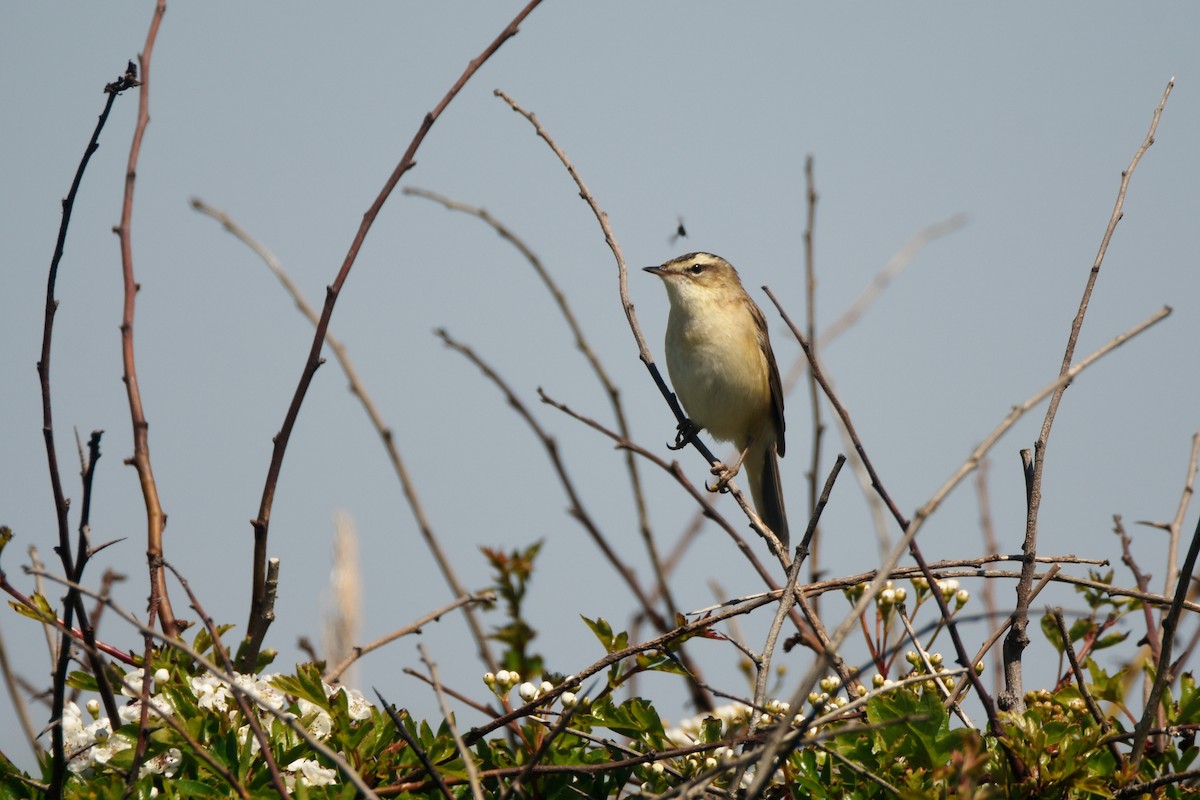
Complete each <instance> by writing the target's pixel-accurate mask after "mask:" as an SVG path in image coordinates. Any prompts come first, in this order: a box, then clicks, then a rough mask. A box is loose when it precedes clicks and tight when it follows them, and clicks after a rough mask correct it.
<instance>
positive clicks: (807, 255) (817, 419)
mask: <svg viewBox="0 0 1200 800" xmlns="http://www.w3.org/2000/svg"><path fill="white" fill-rule="evenodd" d="M804 187H805V192H804V196H805V210H806V214H805V221H804V311H805V314H804V322H805V325H806V328H807V330H808V340H809V341H810V342H812V343H813V347H815V348H818V349H819V348H820V345H821V344H823V343H824V341H823V340H821V341H820V342H818V339H817V273H816V265H815V258H814V254H813V234H814V232H815V230H816V225H817V188H816V179H815V178H814V177H813V157H812V156H811V155H810V156H808V157H807V158H805V159H804ZM808 402H809V407H810V409H811V411H812V448H811V450H812V455H811V457H810V460H809V464H808V513H809V516H810V517H811V516H812V514H813V512H814V511H815V510H816V508H817V470H818V469H819V468H820V466H821V441H822V439H823V438H824V435H825V421H824V420H823V419H821V390H820V387H819V386H817V380H816V378H814V377H813V374H812V371H811V370H809V371H808ZM814 533H815V532H814ZM820 543H821V540H820V539H819V538H817V537H815V536H814V538H813V540H812V548H811V549H812V560H811V562H810V563H809V566H808V577H809V581H810V582H812V581H819V580H820V579H821V559H820V549H821V548H820ZM813 609H814V610H816V611H817V612H818V613H819V611H820V606H819V605H818V604H817V603H816V601H814V602H813Z"/></svg>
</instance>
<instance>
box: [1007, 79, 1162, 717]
mask: <svg viewBox="0 0 1200 800" xmlns="http://www.w3.org/2000/svg"><path fill="white" fill-rule="evenodd" d="M1174 85H1175V79H1174V78H1171V80H1170V81H1168V82H1167V88H1166V90H1165V91H1164V92H1163V96H1162V100H1160V101H1159V103H1158V107H1157V108H1156V109H1155V110H1154V118H1153V119H1152V120H1151V122H1150V130H1149V131H1148V132H1147V133H1146V138H1145V139H1144V140H1143V141H1142V144H1141V146H1140V147H1138V149H1137V152H1135V153H1134V154H1133V159H1132V160H1131V161H1130V162H1129V166H1128V167H1126V168H1125V171H1124V172H1122V173H1121V186H1120V189H1118V191H1117V200H1116V203H1115V204H1114V206H1113V211H1112V215H1111V216H1110V217H1109V220H1108V227H1107V228H1106V229H1105V231H1104V236H1103V238H1102V239H1101V240H1100V249H1099V251H1098V252H1097V253H1096V259H1095V261H1093V262H1092V268H1091V271H1090V272H1089V273H1088V279H1087V284H1086V286H1085V287H1084V290H1083V297H1082V299H1080V301H1079V309H1078V311H1076V312H1075V319H1074V320H1073V321H1072V322H1071V332H1070V335H1069V336H1068V337H1067V347H1066V352H1065V353H1064V354H1063V361H1062V367H1061V369H1060V371H1059V374H1060V375H1066V374H1067V372H1068V370H1069V369H1070V367H1071V360H1072V359H1073V358H1074V357H1075V344H1076V342H1078V341H1079V332H1080V329H1081V328H1082V327H1083V317H1084V314H1086V313H1087V308H1088V303H1089V301H1090V300H1091V297H1092V288H1093V287H1094V286H1095V285H1096V278H1097V276H1098V275H1099V274H1100V265H1101V264H1102V263H1103V262H1104V254H1105V253H1106V252H1107V251H1108V243H1109V241H1110V240H1111V239H1112V235H1113V231H1114V229H1116V227H1117V223H1118V222H1120V220H1121V217H1122V216H1123V214H1124V211H1123V209H1124V207H1125V192H1126V190H1127V189H1128V188H1129V179H1130V178H1131V177H1132V176H1133V171H1134V169H1136V168H1137V165H1138V162H1139V161H1141V159H1142V155H1144V154H1145V152H1146V151H1147V150H1148V149H1149V148H1150V145H1152V144H1154V133H1155V131H1156V130H1157V129H1158V121H1159V119H1160V118H1161V117H1162V112H1163V106H1164V105H1166V102H1167V98H1168V97H1169V96H1170V95H1171V88H1172V87H1173V86H1174ZM1068 385H1069V382H1066V383H1063V384H1062V386H1060V387H1059V388H1058V389H1057V390H1056V391H1055V392H1054V396H1053V397H1051V398H1050V404H1049V406H1048V407H1047V408H1046V417H1045V419H1044V420H1043V422H1042V430H1041V432H1040V433H1039V434H1038V438H1037V441H1035V442H1034V445H1033V468H1032V473H1031V475H1030V478H1029V490H1028V492H1029V503H1028V508H1027V512H1026V517H1025V541H1024V543H1023V544H1022V546H1021V550H1022V552H1024V553H1025V554H1026V555H1027V556H1031V555H1033V554H1034V553H1036V552H1037V535H1038V512H1039V511H1040V510H1041V505H1042V474H1043V472H1044V469H1045V463H1046V444H1047V442H1048V440H1049V438H1050V427H1051V426H1052V425H1053V424H1054V417H1055V415H1056V414H1057V413H1058V405H1059V403H1060V402H1062V396H1063V393H1064V392H1065V391H1066V390H1067V386H1068ZM1023 571H1024V573H1027V574H1023V575H1022V577H1021V581H1020V582H1019V583H1018V584H1017V587H1016V592H1017V604H1016V608H1015V609H1014V610H1013V626H1012V628H1011V629H1009V632H1008V636H1007V637H1005V640H1004V681H1005V687H1006V688H1005V690H1004V692H1002V693H1001V694H1000V695H999V701H1000V707H1001V708H1003V709H1005V710H1012V711H1016V712H1018V713H1019V712H1021V711H1024V710H1025V700H1024V697H1023V695H1024V689H1023V680H1022V674H1021V656H1022V654H1023V653H1024V652H1025V648H1026V647H1027V646H1028V645H1029V636H1028V635H1027V634H1026V633H1025V629H1026V627H1027V626H1028V625H1029V587H1030V586H1031V585H1032V583H1033V565H1032V563H1030V562H1029V561H1026V562H1025V565H1024V570H1023Z"/></svg>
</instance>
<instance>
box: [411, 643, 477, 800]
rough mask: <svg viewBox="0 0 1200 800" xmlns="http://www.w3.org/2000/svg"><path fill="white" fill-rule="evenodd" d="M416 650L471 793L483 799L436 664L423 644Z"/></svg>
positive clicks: (472, 764) (475, 773) (471, 759)
mask: <svg viewBox="0 0 1200 800" xmlns="http://www.w3.org/2000/svg"><path fill="white" fill-rule="evenodd" d="M417 650H418V651H420V653H421V660H422V661H424V662H425V667H426V669H428V670H429V679H430V680H431V681H432V682H433V691H434V693H435V694H436V695H437V700H438V705H439V706H440V707H441V709H442V718H443V719H445V720H446V726H447V727H449V728H450V735H451V736H452V737H454V746H455V747H457V748H458V753H459V755H460V756H461V757H462V762H463V767H465V768H466V770H467V779H468V780H469V781H470V782H471V793H472V794H473V795H475V800H483V787H482V786H480V785H479V771H478V769H477V768H476V766H475V759H473V758H471V751H470V750H468V749H467V745H466V743H465V742H464V741H463V738H462V736H461V735H459V733H458V726H457V725H455V724H454V716H453V715H452V714H451V713H450V706H449V705H448V704H447V703H446V695H445V694H444V693H443V692H442V682H441V681H440V680H439V679H438V671H437V664H435V663H433V662H432V661H430V660H429V653H427V652H425V645H423V644H418V645H417Z"/></svg>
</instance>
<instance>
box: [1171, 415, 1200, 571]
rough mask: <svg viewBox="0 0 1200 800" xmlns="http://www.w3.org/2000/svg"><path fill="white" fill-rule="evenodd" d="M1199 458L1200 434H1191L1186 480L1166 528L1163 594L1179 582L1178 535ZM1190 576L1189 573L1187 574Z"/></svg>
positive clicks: (1193, 485) (1194, 482)
mask: <svg viewBox="0 0 1200 800" xmlns="http://www.w3.org/2000/svg"><path fill="white" fill-rule="evenodd" d="M1197 457H1200V433H1194V434H1192V453H1191V455H1190V456H1189V457H1188V468H1187V478H1186V479H1185V480H1184V482H1183V493H1182V494H1180V496H1179V506H1178V508H1176V509H1175V517H1174V519H1172V520H1171V522H1170V524H1169V525H1168V526H1167V532H1168V533H1169V534H1170V537H1171V538H1170V542H1169V544H1168V545H1167V578H1166V585H1165V586H1164V587H1163V593H1164V594H1171V592H1173V591H1175V583H1176V581H1178V580H1179V577H1180V576H1179V571H1178V563H1179V534H1180V532H1181V531H1182V529H1183V518H1184V516H1185V515H1186V514H1187V510H1188V506H1189V505H1190V504H1191V502H1192V493H1193V492H1195V485H1196V462H1197ZM1187 574H1188V575H1190V574H1191V573H1187Z"/></svg>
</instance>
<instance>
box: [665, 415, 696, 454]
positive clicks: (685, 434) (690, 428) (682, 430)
mask: <svg viewBox="0 0 1200 800" xmlns="http://www.w3.org/2000/svg"><path fill="white" fill-rule="evenodd" d="M699 432H700V426H699V425H697V424H696V423H694V422H692V421H691V420H690V419H685V420H684V421H683V422H681V423H679V427H678V429H677V430H676V431H675V444H669V445H667V449H668V450H682V449H683V448H685V447H687V446H688V445H689V444H690V443H691V441H692V439H695V438H696V434H697V433H699Z"/></svg>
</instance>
